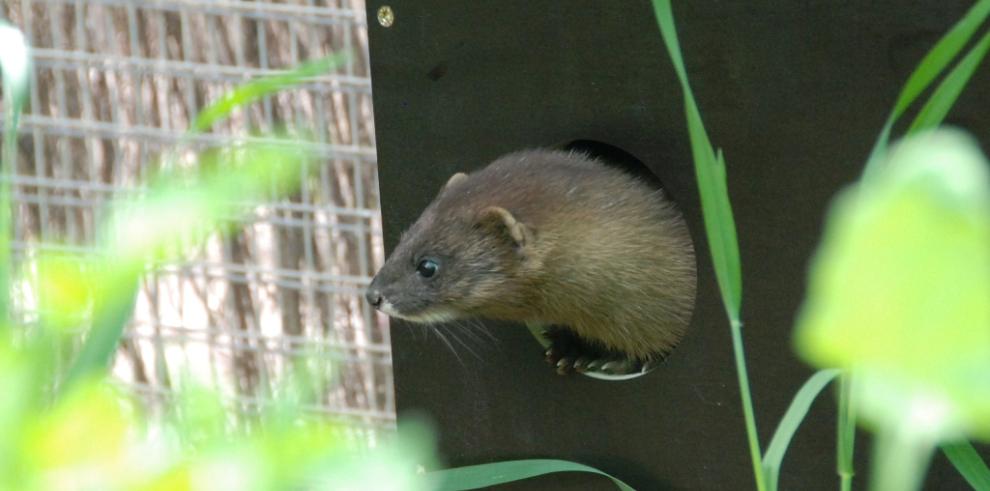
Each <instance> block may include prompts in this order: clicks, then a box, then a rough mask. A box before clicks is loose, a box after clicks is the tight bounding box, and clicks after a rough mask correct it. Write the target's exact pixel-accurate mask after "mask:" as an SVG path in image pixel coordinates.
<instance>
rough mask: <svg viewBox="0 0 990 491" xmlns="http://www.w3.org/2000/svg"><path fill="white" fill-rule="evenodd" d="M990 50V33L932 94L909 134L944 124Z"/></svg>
mask: <svg viewBox="0 0 990 491" xmlns="http://www.w3.org/2000/svg"><path fill="white" fill-rule="evenodd" d="M988 48H990V32H988V33H986V34H984V35H983V38H981V39H980V41H979V42H978V43H977V45H976V46H974V47H973V49H971V50H969V53H967V54H966V56H965V57H964V58H963V59H962V61H960V62H959V64H958V65H956V67H955V68H953V69H952V71H951V72H949V74H948V75H946V77H945V80H942V83H940V84H939V85H938V87H937V88H936V89H935V91H934V92H933V93H932V96H931V98H929V99H928V102H926V103H925V105H924V106H923V107H922V108H921V111H919V112H918V116H917V117H915V118H914V121H913V122H912V123H911V127H910V128H909V129H908V131H907V132H908V134H911V133H914V132H916V131H921V130H925V129H929V128H934V127H936V126H938V125H940V124H942V120H944V119H945V116H946V115H947V114H949V110H950V109H952V106H953V105H954V104H955V103H956V99H958V98H959V94H961V93H962V91H963V89H965V88H966V84H967V83H969V79H970V78H971V77H972V76H973V73H974V72H976V69H977V67H979V66H980V62H982V61H983V58H984V57H985V56H986V54H987V49H988Z"/></svg>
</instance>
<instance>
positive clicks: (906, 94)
mask: <svg viewBox="0 0 990 491" xmlns="http://www.w3.org/2000/svg"><path fill="white" fill-rule="evenodd" d="M988 15H990V0H979V2H977V3H976V4H974V5H973V6H972V7H970V9H969V11H968V12H966V15H965V16H963V18H962V19H960V20H959V22H957V23H956V25H954V26H953V27H952V29H950V30H949V32H947V33H946V34H945V35H944V36H942V38H941V39H939V41H938V43H936V44H935V46H933V47H932V49H931V51H929V52H928V54H926V55H925V57H924V58H923V59H922V60H921V63H919V64H918V66H917V67H916V68H915V69H914V72H912V73H911V76H910V77H909V78H908V81H907V82H906V83H905V84H904V88H902V89H901V93H900V94H899V95H898V96H897V102H895V103H894V109H893V111H891V113H890V116H888V117H887V122H886V123H885V124H884V127H883V129H882V130H881V131H880V136H879V137H878V138H877V141H876V143H875V144H874V145H873V150H872V151H870V157H869V159H867V161H866V168H865V169H864V176H865V177H867V178H869V176H870V175H872V173H873V172H874V171H875V170H876V168H877V166H878V165H880V161H881V160H882V159H883V153H884V152H885V151H886V149H887V146H888V145H889V143H890V132H891V129H892V128H893V127H894V123H895V122H896V121H897V119H898V118H900V117H901V115H902V114H904V111H906V110H907V108H908V107H909V106H910V105H911V104H912V103H914V101H915V99H917V98H918V96H919V95H921V93H922V92H924V90H925V89H927V88H928V86H929V85H930V84H931V83H932V81H933V80H935V78H936V77H938V76H939V74H940V73H942V70H944V69H945V67H946V66H948V65H949V63H951V62H952V60H953V59H954V58H955V57H956V55H958V54H959V51H961V50H962V49H963V47H964V46H966V43H968V42H969V40H970V39H971V38H972V37H973V34H974V33H976V30H977V29H979V28H980V25H982V24H983V21H985V20H986V18H987V16H988Z"/></svg>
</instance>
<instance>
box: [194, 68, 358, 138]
mask: <svg viewBox="0 0 990 491" xmlns="http://www.w3.org/2000/svg"><path fill="white" fill-rule="evenodd" d="M349 57H350V54H349V53H346V52H343V53H336V54H333V55H330V56H326V57H323V58H320V59H318V60H314V61H310V62H307V63H303V64H302V65H300V66H299V67H298V68H295V69H293V70H290V71H288V72H285V73H280V74H278V75H272V76H268V77H261V78H258V79H256V80H252V81H250V82H247V83H245V84H242V85H239V86H238V87H237V88H235V89H233V90H231V91H230V92H227V93H226V94H224V96H223V97H221V98H220V99H219V100H218V101H216V102H214V103H213V104H210V105H209V106H207V107H205V108H203V110H202V111H200V113H199V114H198V115H197V116H196V120H195V121H194V122H193V125H192V128H190V133H199V132H202V131H206V130H208V129H210V127H212V126H213V125H214V124H216V123H217V122H218V121H221V120H223V119H225V118H227V117H228V116H230V113H231V112H232V111H233V110H234V109H237V108H238V107H240V106H243V105H246V104H250V103H252V102H255V101H257V100H259V99H261V98H262V97H265V96H268V95H271V94H273V93H275V92H278V91H280V90H284V89H286V88H288V87H291V86H294V85H299V84H300V83H303V82H306V81H307V80H308V79H310V78H312V77H315V76H318V75H323V74H325V73H327V72H329V71H330V70H332V69H334V68H336V67H338V66H340V65H341V64H343V63H345V62H346V61H347V60H348V58H349Z"/></svg>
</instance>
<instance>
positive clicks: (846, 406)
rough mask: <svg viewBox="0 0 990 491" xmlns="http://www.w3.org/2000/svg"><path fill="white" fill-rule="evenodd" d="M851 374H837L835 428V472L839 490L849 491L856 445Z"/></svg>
mask: <svg viewBox="0 0 990 491" xmlns="http://www.w3.org/2000/svg"><path fill="white" fill-rule="evenodd" d="M852 384H853V375H852V373H850V372H848V371H846V372H844V373H843V374H842V375H840V376H839V421H838V424H837V428H836V430H837V431H836V438H837V442H836V445H835V447H836V451H835V453H836V455H835V460H836V465H835V467H836V472H837V473H838V474H839V490H840V491H851V490H852V479H853V475H854V474H855V472H854V470H853V453H854V451H855V446H856V412H855V411H853V407H854V406H853V390H852Z"/></svg>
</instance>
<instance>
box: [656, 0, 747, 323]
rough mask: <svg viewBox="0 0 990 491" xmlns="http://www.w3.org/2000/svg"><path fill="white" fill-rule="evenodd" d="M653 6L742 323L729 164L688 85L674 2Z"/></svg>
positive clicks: (726, 296)
mask: <svg viewBox="0 0 990 491" xmlns="http://www.w3.org/2000/svg"><path fill="white" fill-rule="evenodd" d="M653 7H654V11H655V13H656V16H657V23H658V24H659V25H660V33H661V35H662V36H663V40H664V43H665V44H666V46H667V51H668V53H669V54H670V58H671V61H672V62H673V64H674V70H675V71H676V72H677V77H678V79H679V80H680V83H681V89H682V90H683V92H684V107H685V112H686V113H687V125H688V135H689V137H690V139H691V153H692V156H693V157H694V162H695V172H696V174H697V180H698V190H699V193H700V195H701V204H702V209H703V211H704V220H705V232H706V234H707V235H708V241H709V248H710V249H711V254H712V261H713V262H714V264H715V275H716V277H717V279H718V285H719V290H720V291H721V292H722V301H723V302H724V304H725V310H726V312H727V313H728V315H729V318H730V319H736V320H738V319H739V308H740V305H741V303H742V273H741V267H740V261H739V245H738V239H737V236H736V224H735V220H734V219H733V216H732V206H731V204H730V202H729V191H728V185H727V184H726V173H725V162H724V159H723V158H722V155H721V152H718V153H716V152H715V150H714V148H713V147H712V144H711V141H710V140H709V138H708V133H707V131H706V130H705V125H704V123H703V121H702V119H701V112H700V111H699V109H698V104H697V103H696V102H695V99H694V93H693V91H692V90H691V85H690V83H689V82H688V78H687V71H686V69H685V68H684V60H683V58H682V56H681V48H680V44H679V42H678V40H677V30H676V28H675V26H674V17H673V13H672V11H671V8H670V1H669V0H656V1H654V2H653Z"/></svg>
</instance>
